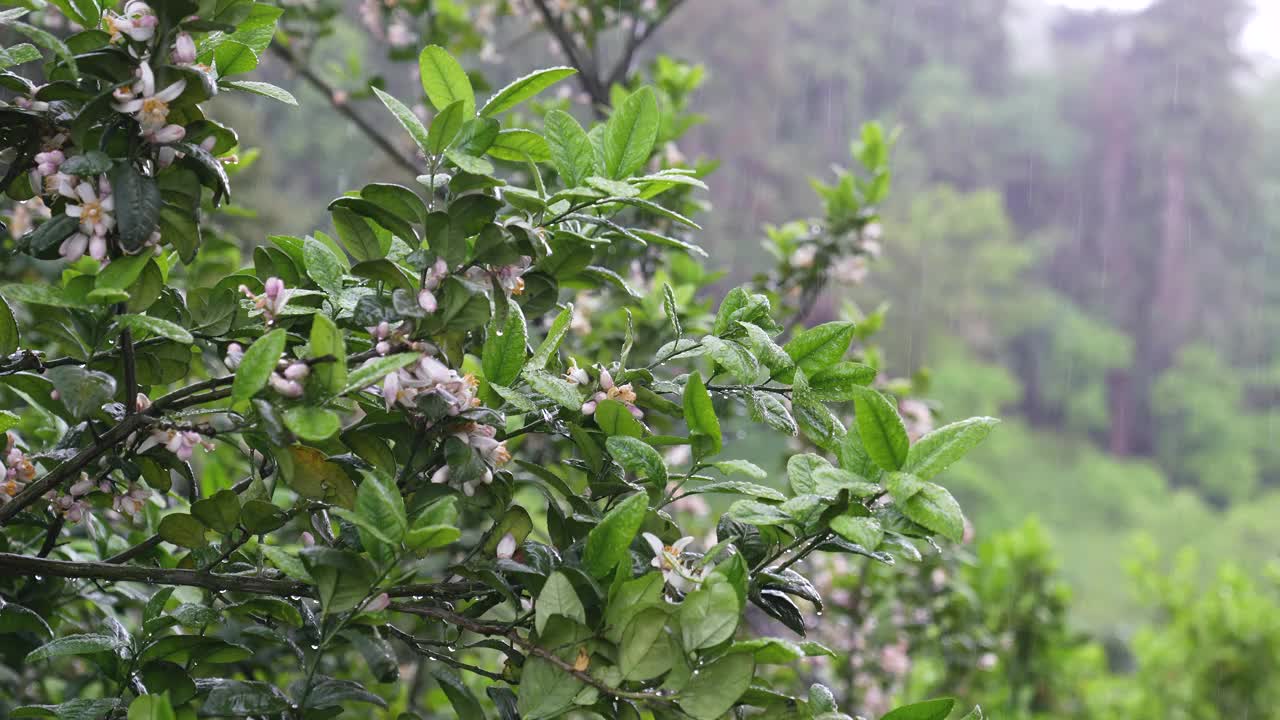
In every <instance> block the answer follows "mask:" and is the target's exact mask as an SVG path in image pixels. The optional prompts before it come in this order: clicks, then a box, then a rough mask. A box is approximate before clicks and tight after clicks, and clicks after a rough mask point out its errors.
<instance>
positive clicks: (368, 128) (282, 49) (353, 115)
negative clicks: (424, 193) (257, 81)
mask: <svg viewBox="0 0 1280 720" xmlns="http://www.w3.org/2000/svg"><path fill="white" fill-rule="evenodd" d="M271 51H272V52H274V53H275V54H276V55H279V56H280V57H281V59H283V60H284V61H285V62H286V63H288V64H289V66H290V67H291V68H293V70H294V72H296V73H298V75H300V76H301V77H302V79H304V80H306V81H307V82H308V83H310V84H311V86H312V87H313V88H315V89H316V90H317V91H319V92H320V93H321V94H322V95H324V96H325V98H326V99H327V100H328V101H329V104H330V105H331V106H333V109H334V110H337V111H338V112H339V113H341V114H342V115H343V116H344V117H346V118H347V119H348V120H350V121H351V122H352V123H353V124H354V125H355V126H356V127H358V128H360V131H361V132H363V133H364V134H365V136H366V137H368V138H369V140H370V141H372V142H373V144H374V145H377V146H378V149H380V150H382V152H383V153H384V154H385V155H386V156H387V157H388V158H390V159H391V160H392V161H393V162H394V163H395V164H396V165H399V166H400V167H401V168H402V169H404V170H405V171H406V172H408V173H410V174H412V175H413V176H414V177H417V176H418V175H419V174H420V173H421V172H422V168H420V167H418V164H417V163H416V162H414V161H412V160H410V159H409V158H406V157H405V156H404V155H402V154H401V153H400V151H399V150H398V149H397V148H396V146H395V144H393V143H392V142H391V141H390V140H388V139H387V138H386V136H384V135H383V134H382V133H381V132H379V131H378V129H377V128H376V127H374V126H373V124H372V123H370V122H369V121H368V120H366V119H365V118H364V117H363V116H362V115H360V113H358V112H356V110H355V108H353V107H351V105H349V104H347V103H346V102H343V101H342V100H340V99H339V97H338V96H337V91H336V90H335V89H334V87H333V86H332V85H330V84H329V83H328V82H327V81H325V79H324V78H322V77H320V76H319V75H317V74H316V72H315V71H314V70H312V69H311V68H310V67H309V66H308V65H307V64H306V63H303V62H299V60H298V57H297V56H296V55H294V53H293V51H292V50H290V49H289V47H288V46H287V45H285V44H284V43H282V42H273V43H271Z"/></svg>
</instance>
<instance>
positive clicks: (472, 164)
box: [444, 150, 494, 175]
mask: <svg viewBox="0 0 1280 720" xmlns="http://www.w3.org/2000/svg"><path fill="white" fill-rule="evenodd" d="M444 156H445V157H446V158H448V159H449V162H451V163H453V164H454V165H457V166H458V169H459V170H461V171H463V172H465V173H470V174H472V175H492V174H493V173H494V167H493V163H491V162H489V161H488V160H485V159H484V158H481V157H476V156H475V155H471V154H469V153H466V152H463V151H462V150H447V151H445V154H444Z"/></svg>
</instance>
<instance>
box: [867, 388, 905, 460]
mask: <svg viewBox="0 0 1280 720" xmlns="http://www.w3.org/2000/svg"><path fill="white" fill-rule="evenodd" d="M854 412H855V413H856V417H855V420H856V421H857V426H858V436H859V437H861V438H862V446H863V447H864V448H865V449H866V451H867V455H868V456H870V458H871V459H872V460H873V461H875V463H876V465H879V466H880V467H881V468H882V469H884V470H897V469H899V468H901V467H902V465H903V463H905V462H906V461H907V452H908V447H909V445H910V440H909V439H908V438H907V428H906V426H905V425H903V423H902V418H901V417H899V416H898V411H897V410H895V409H894V407H893V405H892V404H891V403H890V402H889V399H888V398H886V397H885V396H884V395H883V394H881V393H880V392H879V391H877V390H872V389H871V388H861V389H860V390H858V391H857V396H856V397H855V398H854Z"/></svg>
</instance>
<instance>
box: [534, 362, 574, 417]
mask: <svg viewBox="0 0 1280 720" xmlns="http://www.w3.org/2000/svg"><path fill="white" fill-rule="evenodd" d="M524 379H525V381H526V382H528V383H529V387H531V388H533V391H534V392H536V393H538V394H539V395H543V396H545V397H547V398H548V399H550V400H553V401H554V402H555V403H556V404H557V405H559V406H561V407H563V408H565V409H566V410H579V409H581V408H582V397H581V396H580V395H578V386H577V385H574V384H573V383H571V382H569V381H568V380H565V379H564V378H560V377H556V376H555V375H552V374H551V373H549V372H547V371H546V370H530V369H529V368H527V367H526V368H525V370H524Z"/></svg>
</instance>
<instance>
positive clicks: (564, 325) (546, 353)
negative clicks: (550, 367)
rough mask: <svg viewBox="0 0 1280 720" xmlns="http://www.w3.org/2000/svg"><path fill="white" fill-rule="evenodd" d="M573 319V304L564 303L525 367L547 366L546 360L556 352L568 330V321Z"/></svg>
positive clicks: (539, 368) (538, 367)
mask: <svg viewBox="0 0 1280 720" xmlns="http://www.w3.org/2000/svg"><path fill="white" fill-rule="evenodd" d="M572 320H573V306H572V305H566V306H565V307H564V308H563V309H562V310H561V311H560V313H559V314H558V315H556V319H555V320H553V321H552V322H551V328H550V329H549V330H547V336H546V337H545V338H543V340H542V344H540V345H538V349H537V350H535V351H534V352H533V357H531V358H529V362H528V363H527V364H526V365H525V367H526V368H534V369H538V370H541V369H543V368H545V367H546V366H547V362H548V361H550V360H551V356H552V355H555V354H556V351H557V350H559V349H560V343H561V342H563V341H564V336H565V334H566V333H568V332H569V323H570V322H572Z"/></svg>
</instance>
